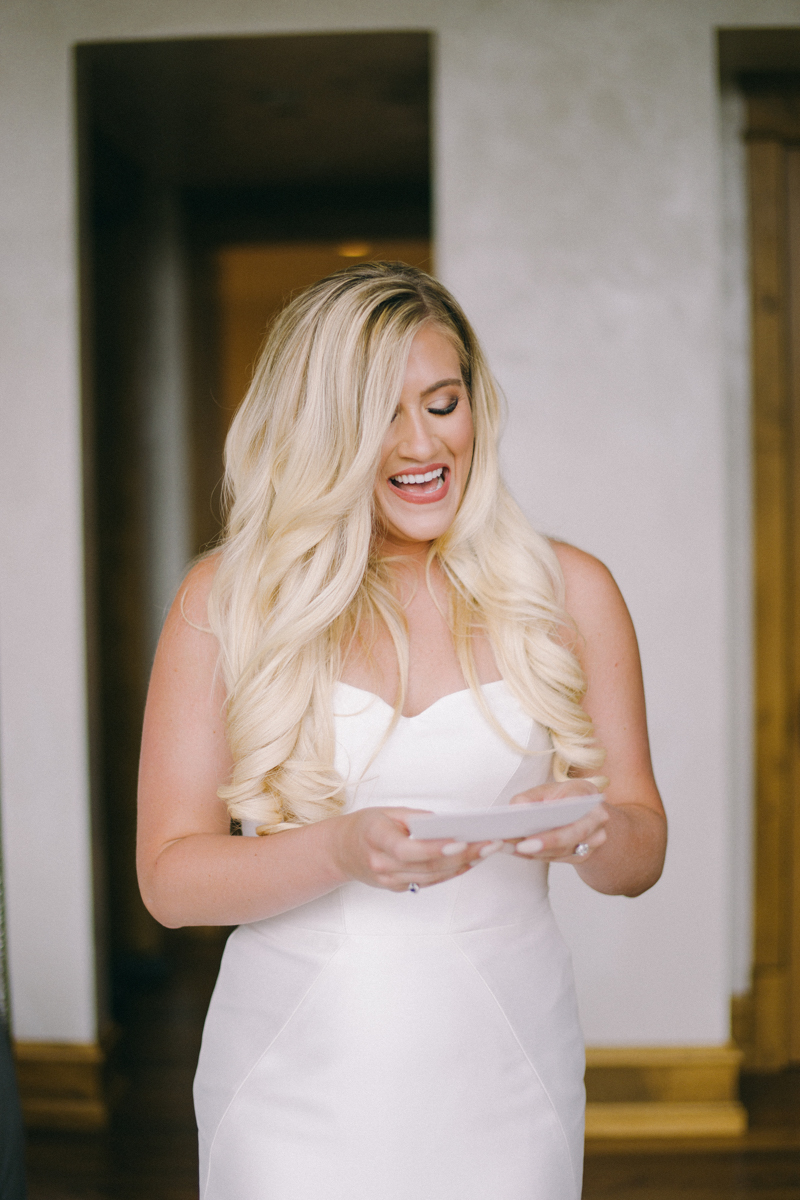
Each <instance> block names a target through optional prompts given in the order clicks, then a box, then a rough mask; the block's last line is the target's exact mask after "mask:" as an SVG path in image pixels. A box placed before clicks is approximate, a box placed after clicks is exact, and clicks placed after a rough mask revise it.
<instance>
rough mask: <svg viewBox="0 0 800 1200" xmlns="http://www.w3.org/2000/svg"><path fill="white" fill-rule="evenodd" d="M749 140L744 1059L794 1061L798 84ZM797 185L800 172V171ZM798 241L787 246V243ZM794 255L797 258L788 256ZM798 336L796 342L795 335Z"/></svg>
mask: <svg viewBox="0 0 800 1200" xmlns="http://www.w3.org/2000/svg"><path fill="white" fill-rule="evenodd" d="M745 90H746V92H747V98H748V116H747V134H746V136H747V142H748V177H749V192H750V252H751V281H752V286H751V300H752V353H753V367H752V380H753V421H752V428H753V459H754V491H755V494H754V509H755V514H754V540H755V546H754V568H755V579H754V584H755V693H756V695H755V701H756V704H755V716H756V722H755V726H756V728H755V743H756V746H755V749H756V818H755V930H754V942H755V944H754V956H753V991H752V1023H751V1030H750V1037H749V1038H748V1039H747V1041H748V1042H749V1045H747V1046H746V1047H745V1048H746V1050H747V1065H748V1066H750V1067H751V1068H752V1069H756V1070H779V1069H780V1068H782V1067H784V1066H786V1065H787V1064H788V1063H789V1062H791V1061H798V1060H800V940H799V939H800V918H799V919H797V920H793V918H792V915H793V913H795V912H798V911H800V910H799V908H798V906H800V806H799V805H798V801H797V796H798V792H800V605H798V599H797V596H798V591H799V590H800V578H796V572H797V569H796V567H795V566H794V564H795V563H797V560H798V550H799V549H800V482H798V483H795V482H794V480H795V476H796V474H797V472H798V468H800V440H798V439H799V438H800V428H798V426H800V422H798V420H797V417H796V416H793V411H794V413H797V411H798V405H799V404H800V394H799V393H800V387H799V386H798V385H799V384H800V376H798V363H797V356H795V360H794V362H793V358H792V343H793V340H795V339H796V338H797V336H798V332H800V331H798V316H800V313H799V312H798V308H799V307H800V306H798V304H797V300H796V299H795V305H794V308H795V312H794V314H793V313H792V291H794V292H795V293H797V291H798V290H799V289H800V273H797V272H796V271H795V272H792V273H791V274H792V276H793V279H794V286H793V288H792V287H790V282H791V280H790V269H789V263H790V255H791V253H792V250H793V249H794V252H795V255H796V253H797V248H798V247H797V237H796V234H795V237H794V238H792V236H791V234H792V229H793V228H794V229H795V230H797V227H798V217H800V213H798V214H795V215H794V219H793V220H791V219H790V217H791V216H792V214H790V211H789V186H788V182H789V175H788V170H789V166H790V162H792V161H794V160H796V159H797V154H798V150H797V148H798V147H800V85H797V84H794V85H791V84H789V85H787V84H786V83H782V84H777V83H772V84H770V83H769V82H768V81H764V80H753V81H751V83H750V86H749V87H748V86H746V87H745ZM798 184H800V177H798ZM792 242H794V246H792ZM795 261H797V260H796V259H795ZM793 335H794V337H793Z"/></svg>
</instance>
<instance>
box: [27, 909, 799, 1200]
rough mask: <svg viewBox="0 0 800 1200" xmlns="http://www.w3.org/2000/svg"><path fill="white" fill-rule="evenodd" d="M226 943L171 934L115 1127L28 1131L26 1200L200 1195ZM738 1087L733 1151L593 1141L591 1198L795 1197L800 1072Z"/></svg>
mask: <svg viewBox="0 0 800 1200" xmlns="http://www.w3.org/2000/svg"><path fill="white" fill-rule="evenodd" d="M220 946H221V942H220V941H219V940H218V939H216V938H215V937H213V935H212V936H211V937H209V936H204V935H203V934H198V933H187V932H186V931H179V932H176V933H172V934H170V935H169V948H170V954H171V958H172V962H173V969H172V972H171V974H170V976H169V977H168V978H167V979H166V981H164V982H161V983H159V984H154V985H152V986H151V988H149V989H146V990H145V989H143V990H142V991H141V992H140V993H139V995H138V996H137V997H135V998H133V999H132V1000H131V1002H130V1010H129V1016H128V1021H127V1027H126V1032H125V1034H124V1036H123V1038H122V1039H121V1042H120V1045H119V1049H118V1053H117V1056H116V1059H117V1062H116V1069H117V1072H118V1074H119V1077H120V1079H119V1087H120V1089H121V1095H120V1098H119V1101H118V1103H117V1105H116V1108H115V1113H114V1118H113V1122H112V1125H111V1128H110V1129H109V1130H108V1131H107V1132H105V1133H103V1134H67V1133H62V1134H58V1133H43V1132H33V1133H31V1134H30V1135H29V1139H28V1172H29V1188H30V1193H29V1200H195V1198H196V1196H197V1184H196V1170H197V1167H196V1146H195V1126H194V1115H193V1112H192V1104H191V1082H192V1074H193V1071H194V1063H195V1060H196V1057H197V1052H198V1049H199V1044H200V1034H201V1030H202V1022H203V1016H204V1012H205V1008H206V1005H207V1003H208V998H209V996H210V994H211V989H212V987H213V984H214V978H215V975H216V970H217V964H218V961H219V953H220ZM743 1093H744V1094H743V1098H744V1100H745V1102H746V1103H747V1106H748V1109H749V1111H750V1118H751V1129H750V1132H749V1134H748V1135H747V1138H746V1139H745V1140H744V1142H743V1143H737V1145H736V1147H735V1148H734V1147H732V1146H731V1145H730V1143H723V1142H720V1143H716V1144H709V1143H706V1144H704V1145H703V1146H702V1147H700V1146H697V1145H695V1146H692V1145H687V1144H686V1143H682V1144H680V1145H665V1144H663V1143H662V1144H659V1145H655V1146H652V1145H649V1146H647V1147H630V1146H625V1147H614V1148H613V1149H612V1148H611V1147H610V1146H609V1144H608V1143H605V1144H603V1145H598V1146H589V1147H588V1148H587V1159H586V1171H585V1187H584V1200H745V1198H747V1200H750V1198H751V1197H752V1198H759V1197H760V1198H764V1200H766V1198H768V1200H798V1197H800V1071H797V1072H790V1073H787V1074H784V1075H782V1076H779V1077H768V1076H761V1077H750V1078H749V1079H746V1080H745V1084H744V1088H743ZM320 1200H324V1198H323V1197H320ZM375 1200H380V1190H379V1188H378V1189H377V1190H376V1195H375ZM554 1200H555V1198H554Z"/></svg>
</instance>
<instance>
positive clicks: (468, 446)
mask: <svg viewBox="0 0 800 1200" xmlns="http://www.w3.org/2000/svg"><path fill="white" fill-rule="evenodd" d="M474 445H475V427H474V425H473V423H472V413H471V412H470V411H469V409H467V412H466V414H465V420H464V422H463V425H462V427H461V429H459V431H458V434H457V435H456V438H455V439H454V445H453V450H454V451H455V452H456V453H457V454H460V455H466V456H468V457H469V458H470V459H471V458H472V451H473V448H474Z"/></svg>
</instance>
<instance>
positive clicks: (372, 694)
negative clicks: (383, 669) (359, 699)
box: [336, 679, 506, 721]
mask: <svg viewBox="0 0 800 1200" xmlns="http://www.w3.org/2000/svg"><path fill="white" fill-rule="evenodd" d="M505 682H506V681H505V679H490V680H489V682H488V683H482V684H480V689H481V691H483V690H484V689H485V688H489V687H495V686H496V684H498V683H502V684H505ZM336 686H337V687H346V688H350V691H351V692H361V695H362V696H369V697H370V699H371V700H377V701H378V702H379V703H380V704H383V705H384V707H385V708H388V709H390V710H391V711H392V712H394V705H393V704H390V703H389V701H388V700H384V698H383V696H379V695H378V693H377V692H370V691H369V690H368V689H367V688H360V687H357V686H356V684H354V683H345V681H344V680H343V679H337V680H336ZM471 694H472V688H468V687H467V688H458V690H457V691H455V692H445V694H444V695H443V696H440V697H439V699H438V700H434V701H433V703H432V704H429V705H428V707H427V708H423V709H421V710H420V712H418V713H412V714H411V716H410V717H407V716H406V715H405V713H400V720H401V721H415V720H416V719H417V717H424V716H425V713H428V712H430V711H431V709H432V708H435V707H436V705H437V704H441V703H442V701H443V700H449V699H450V698H451V697H452V696H467V695H471Z"/></svg>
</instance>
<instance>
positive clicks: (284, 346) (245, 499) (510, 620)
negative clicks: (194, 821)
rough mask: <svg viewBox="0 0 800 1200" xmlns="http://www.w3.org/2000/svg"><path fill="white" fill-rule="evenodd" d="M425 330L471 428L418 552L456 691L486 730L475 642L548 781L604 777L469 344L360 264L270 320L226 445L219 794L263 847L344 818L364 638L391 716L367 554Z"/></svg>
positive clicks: (445, 295) (414, 284) (555, 606)
mask: <svg viewBox="0 0 800 1200" xmlns="http://www.w3.org/2000/svg"><path fill="white" fill-rule="evenodd" d="M429 324H430V325H433V326H435V327H436V328H437V329H438V330H439V331H441V332H442V333H443V334H444V335H445V336H447V337H448V338H449V339H451V341H452V342H453V345H454V346H455V347H456V349H457V351H458V355H459V359H460V362H461V369H462V372H463V378H464V383H465V385H466V389H467V392H468V395H469V400H470V405H471V409H472V417H473V423H474V428H475V447H474V453H473V460H472V466H471V470H470V474H469V478H468V481H467V486H466V489H465V492H464V496H463V498H462V501H461V504H460V507H459V510H458V513H457V515H456V518H455V520H454V521H453V523H452V525H451V526H450V528H449V529H448V530H447V531H446V533H445V534H443V535H442V536H441V537H440V538H437V539H436V540H435V541H434V542H433V543H432V545H431V547H430V551H429V555H428V568H429V569H430V566H431V564H432V563H433V562H434V560H436V561H438V564H439V565H440V567H441V570H442V571H443V573H444V576H445V578H446V579H447V581H448V583H449V592H450V604H449V623H450V628H451V630H452V635H453V639H454V643H455V647H456V651H457V654H458V658H459V662H460V664H461V668H462V670H463V673H464V678H465V680H466V681H467V683H468V685H469V687H470V688H471V689H472V690H473V692H474V693H475V695H476V698H477V700H478V702H479V704H480V705H481V707H482V710H483V712H484V713H485V715H486V717H487V719H488V720H490V721H491V720H493V718H492V716H491V713H490V711H489V709H488V706H487V705H486V704H485V702H484V700H483V696H482V693H481V691H480V688H479V685H478V680H477V674H476V669H475V663H474V659H473V655H472V649H471V644H472V635H473V633H474V631H475V629H476V628H481V629H483V630H485V632H486V634H487V636H488V638H489V640H490V643H491V646H492V648H493V651H494V654H495V657H496V660H497V665H498V667H499V669H500V672H501V674H502V676H503V678H504V679H505V681H506V683H507V684H508V686H509V688H510V689H511V691H512V692H513V693H514V695H515V696H516V698H517V699H518V701H519V703H520V704H521V705H522V707H523V709H524V710H525V711H526V712H527V713H528V714H529V715H530V716H532V717H534V718H535V719H536V720H537V721H539V722H541V724H543V725H544V726H545V727H546V728H547V729H548V730H549V731H550V734H551V738H552V743H553V747H554V759H553V771H554V776H555V778H556V779H564V778H566V777H567V775H568V773H569V771H570V768H581V769H595V768H596V767H597V766H599V764H600V762H601V761H602V757H603V754H602V751H601V750H600V749H599V748H598V747H597V746H596V745H595V743H594V742H593V739H592V727H591V723H590V721H589V718H588V717H587V715H586V713H585V712H584V711H583V709H582V708H581V700H582V697H583V694H584V691H585V679H584V676H583V672H582V670H581V668H580V665H579V663H578V661H577V659H576V658H575V656H574V655H573V654H572V653H571V652H570V650H569V649H568V648H567V647H566V646H565V645H564V641H563V631H564V628H565V626H566V625H568V618H567V617H566V614H565V612H564V607H563V581H562V577H561V572H560V569H559V566H558V561H557V559H556V556H555V554H554V552H553V549H552V547H551V545H550V543H549V542H548V541H547V539H546V538H544V537H542V536H541V535H539V534H537V533H535V532H534V530H533V529H532V528H531V527H530V525H529V524H528V522H527V520H526V519H525V518H524V516H523V515H522V513H521V511H520V510H519V508H518V507H517V505H516V504H515V502H514V501H513V500H512V498H511V496H510V495H509V494H508V492H507V491H506V489H505V487H504V485H503V483H502V481H501V479H500V475H499V469H498V459H497V440H498V434H499V421H500V404H499V400H498V394H497V388H496V386H495V383H494V381H493V379H492V376H491V374H490V372H489V370H488V367H487V365H486V362H485V360H484V357H483V353H482V351H481V348H480V346H479V344H478V341H477V339H476V337H475V334H474V333H473V331H472V329H471V327H470V325H469V322H468V321H467V319H466V317H465V315H464V313H463V312H462V310H461V308H460V307H459V305H458V304H457V303H456V301H455V300H454V299H453V297H452V296H451V295H450V293H449V292H448V291H447V290H446V289H445V288H444V287H443V286H442V285H441V284H440V283H438V282H437V281H436V280H435V279H432V278H431V277H430V276H429V275H426V274H425V273H424V272H422V271H419V270H417V269H415V268H413V267H409V266H406V265H404V264H401V263H381V262H375V263H365V264H360V265H358V266H354V267H351V268H349V269H347V270H344V271H341V272H338V273H337V274H335V275H331V276H330V277H329V278H327V279H323V280H322V281H320V282H319V283H315V284H314V285H312V286H311V287H309V288H308V289H306V290H305V291H304V292H302V293H301V294H300V295H298V296H297V297H296V299H294V300H293V301H292V302H291V303H290V304H289V305H288V307H287V308H285V309H284V310H283V312H282V313H281V314H280V316H279V317H278V318H277V319H276V321H275V323H274V325H273V326H272V328H271V330H270V332H269V335H268V337H267V340H266V342H265V345H264V348H263V350H262V353H261V356H260V359H259V362H258V365H257V368H256V371H255V374H254V377H253V381H252V384H251V386H250V388H249V390H248V392H247V395H246V396H245V399H244V401H243V403H242V405H241V407H240V408H239V410H238V412H237V414H236V417H235V418H234V421H233V424H232V426H231V429H230V433H229V434H228V439H227V442H226V447H225V495H226V502H227V510H228V519H227V526H226V533H225V537H224V540H223V543H222V547H221V551H220V552H219V563H218V568H217V571H216V575H215V579H214V583H213V586H212V590H211V596H210V600H209V619H210V624H211V628H212V630H213V631H214V633H215V634H216V636H217V638H218V639H219V643H220V647H221V668H222V671H223V674H224V680H225V684H226V688H227V702H226V703H227V711H226V719H227V732H228V738H229V743H230V748H231V752H232V755H233V762H234V766H233V773H232V777H231V780H230V782H229V783H228V784H226V785H225V786H224V787H222V788H220V791H219V794H220V796H221V797H222V798H223V799H224V800H225V801H226V803H227V805H228V809H229V812H230V814H231V816H232V817H233V818H238V819H240V820H255V821H256V822H258V823H259V833H274V832H278V831H280V830H281V829H286V828H290V827H293V826H297V825H303V824H307V823H309V822H312V821H318V820H321V819H322V818H323V817H328V816H331V815H332V814H334V813H336V812H338V811H340V810H341V808H342V806H343V804H344V800H345V797H344V787H343V781H342V779H341V777H340V776H339V775H338V774H337V772H336V770H335V768H334V751H335V740H334V726H333V704H332V692H333V687H334V684H335V682H336V680H337V678H338V676H339V673H340V670H341V667H342V662H343V657H344V653H345V652H346V649H347V647H348V645H349V644H350V642H351V640H352V638H353V637H354V636H357V635H358V634H359V633H360V631H362V630H364V629H365V628H369V627H372V628H373V629H374V628H375V627H376V624H375V623H376V622H383V623H384V625H385V627H386V628H388V630H389V632H390V634H391V637H392V639H393V642H394V646H395V649H396V652H397V658H398V664H399V668H400V680H401V685H400V690H399V695H398V697H397V702H396V710H395V717H397V715H399V713H400V711H401V709H402V707H403V703H404V699H405V690H406V681H407V676H408V630H407V625H406V621H405V616H404V613H403V608H402V604H401V602H400V600H399V598H398V594H397V589H396V586H394V585H393V581H392V576H391V568H390V565H389V564H388V563H387V562H386V561H383V560H382V559H381V557H380V554H379V552H378V548H377V547H378V540H377V539H376V538H375V536H374V535H375V530H376V513H375V506H374V498H373V496H374V484H375V477H376V472H377V468H378V462H379V458H380V451H381V445H382V442H383V439H384V436H385V434H386V430H387V428H388V426H389V423H390V421H391V418H392V415H393V413H394V411H395V409H396V406H397V403H398V399H399V396H400V392H401V389H402V385H403V378H404V374H405V368H406V362H407V358H408V353H409V349H410V346H411V341H412V339H413V338H414V336H415V334H416V333H417V332H418V330H419V329H420V328H421V327H422V326H423V325H429Z"/></svg>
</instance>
